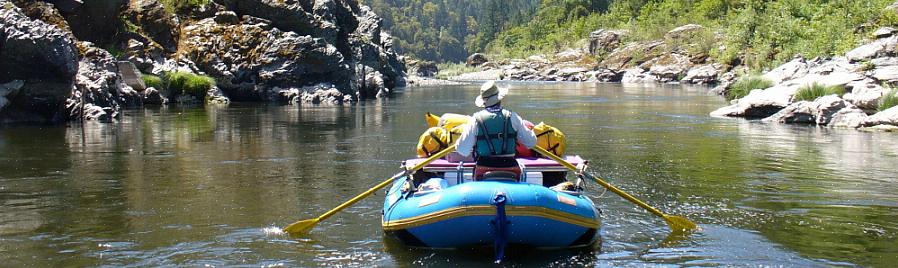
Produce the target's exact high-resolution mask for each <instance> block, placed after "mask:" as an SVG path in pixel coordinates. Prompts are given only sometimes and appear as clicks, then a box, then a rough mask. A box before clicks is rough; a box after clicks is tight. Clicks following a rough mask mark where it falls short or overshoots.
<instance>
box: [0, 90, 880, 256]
mask: <svg viewBox="0 0 898 268" xmlns="http://www.w3.org/2000/svg"><path fill="white" fill-rule="evenodd" d="M477 92H478V90H477V87H476V86H467V87H432V88H414V89H406V90H404V91H402V92H399V93H398V94H397V96H396V97H395V98H392V99H389V100H380V101H370V102H364V103H361V104H358V105H354V106H348V107H297V106H281V105H264V104H232V105H230V106H228V107H205V108H203V107H178V106H169V107H167V108H147V109H139V110H129V111H127V112H126V113H125V116H124V117H123V118H122V119H121V120H120V122H118V123H114V124H99V123H88V124H86V125H85V127H84V128H82V127H80V126H79V125H72V126H68V127H36V126H15V127H9V126H7V127H3V128H0V263H2V264H0V266H11V267H18V266H35V267H46V266H116V267H118V266H160V265H164V266H167V265H183V266H250V267H259V266H328V267H353V266H372V265H374V266H419V265H425V266H458V267H469V266H470V265H472V264H480V265H486V264H490V263H491V261H492V251H491V250H483V249H479V250H478V249H473V250H471V249H462V250H429V249H416V248H408V247H405V246H402V245H401V244H399V243H397V242H396V241H394V240H392V239H390V238H388V237H385V236H384V235H383V233H382V231H381V229H380V219H381V216H380V213H381V212H380V208H381V204H382V202H383V194H378V195H375V196H372V197H370V198H367V199H365V200H363V201H361V202H360V203H358V204H357V205H355V206H353V207H351V208H349V209H347V210H346V211H344V212H342V213H340V214H337V215H336V216H334V217H333V218H331V219H328V220H327V221H325V222H322V223H320V224H319V225H318V226H317V227H316V228H315V229H314V230H313V231H312V232H311V233H310V234H308V235H307V236H304V237H288V236H285V235H283V234H281V233H279V232H278V229H279V227H283V226H285V225H287V224H289V223H291V222H294V221H296V220H299V219H308V218H313V217H315V216H317V215H319V214H320V213H323V212H325V211H327V210H328V209H330V208H332V207H334V206H337V205H339V204H340V203H342V202H343V201H345V200H346V199H348V198H350V197H352V196H354V195H355V194H357V193H360V192H362V191H364V190H366V189H368V188H369V187H371V186H373V185H375V184H377V183H378V182H380V181H382V180H384V179H385V178H387V177H389V176H390V175H392V174H394V173H396V171H397V170H398V168H399V162H400V161H401V160H403V159H405V158H408V157H411V156H413V154H414V149H413V147H414V145H415V141H416V139H417V137H418V135H419V134H420V133H421V132H422V131H423V130H424V128H425V123H424V119H423V113H424V112H427V111H430V112H434V113H438V114H440V113H446V112H453V113H472V112H474V111H476V108H475V107H473V105H472V101H473V99H474V97H475V95H476V94H477ZM511 92H512V93H511V95H510V96H509V97H508V98H507V100H506V101H505V103H506V106H507V107H509V108H511V109H513V110H515V111H517V112H519V113H520V114H521V115H522V116H524V117H525V118H527V119H529V120H531V121H534V122H539V121H545V122H547V123H549V124H551V125H553V126H557V127H558V128H560V129H562V130H563V131H564V132H565V133H566V134H567V137H568V140H569V147H568V148H569V149H568V151H569V152H570V153H574V154H580V155H581V156H583V157H584V158H586V159H589V160H591V168H592V170H593V171H594V172H596V173H597V174H598V175H599V176H601V177H603V178H605V179H606V180H607V181H609V182H611V183H612V184H615V185H617V186H618V187H620V188H622V189H624V190H625V191H628V192H630V193H632V194H634V195H635V196H637V197H639V198H641V199H642V200H645V201H647V202H648V203H650V204H652V205H654V206H656V207H658V208H660V209H661V210H663V211H665V212H667V213H669V214H675V215H683V216H686V217H688V218H690V219H692V220H694V221H696V222H698V223H699V224H700V225H701V227H702V229H703V230H702V231H701V232H700V233H697V234H693V235H690V236H685V237H676V236H672V237H668V233H669V232H668V228H667V226H666V224H665V223H664V222H663V221H662V220H660V219H658V218H656V217H654V216H653V215H651V214H649V213H647V212H646V211H643V210H641V209H637V208H636V207H635V206H634V205H632V204H631V203H628V202H627V201H624V200H623V199H621V198H620V197H618V196H616V195H614V194H613V193H610V192H607V193H606V192H605V191H603V190H602V188H600V187H598V186H595V185H592V184H589V187H588V189H587V190H588V194H589V196H591V197H592V198H593V199H594V200H595V201H596V202H597V203H598V204H599V207H600V208H601V210H602V212H603V215H602V219H603V226H602V228H601V232H600V238H601V242H600V243H597V244H596V245H595V246H594V247H592V248H587V249H579V250H531V249H515V250H513V251H511V252H509V253H508V255H509V259H508V260H507V261H506V262H504V263H503V265H504V266H509V267H525V266H576V267H579V266H642V265H671V266H681V265H682V266H721V265H725V266H767V265H771V266H795V267H815V266H878V267H889V266H894V265H895V264H896V263H898V186H896V182H898V179H896V176H898V175H896V174H898V173H896V172H895V170H896V167H898V135H896V134H894V133H868V132H860V131H855V130H830V129H822V128H816V127H810V126H786V125H777V124H763V123H759V122H752V121H746V120H741V119H722V118H712V117H709V116H708V113H709V112H710V111H712V110H713V109H715V108H717V107H719V106H722V105H724V104H725V102H724V101H723V100H722V99H721V98H719V97H716V96H711V95H708V94H707V93H706V92H707V89H706V88H683V87H680V86H663V87H661V86H621V85H617V84H513V85H512V89H511Z"/></svg>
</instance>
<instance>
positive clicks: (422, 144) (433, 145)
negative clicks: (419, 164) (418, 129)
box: [415, 127, 452, 157]
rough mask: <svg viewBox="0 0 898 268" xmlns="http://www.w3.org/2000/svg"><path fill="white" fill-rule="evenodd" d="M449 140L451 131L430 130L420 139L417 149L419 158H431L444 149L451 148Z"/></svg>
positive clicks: (436, 128)
mask: <svg viewBox="0 0 898 268" xmlns="http://www.w3.org/2000/svg"><path fill="white" fill-rule="evenodd" d="M449 139H450V137H449V131H446V129H444V128H441V127H432V128H428V129H427V131H424V133H423V134H421V137H420V138H418V146H416V147H415V148H416V149H417V151H418V157H429V156H431V155H434V154H436V153H438V152H440V151H442V150H443V149H446V148H449V145H450V144H452V143H450V141H449Z"/></svg>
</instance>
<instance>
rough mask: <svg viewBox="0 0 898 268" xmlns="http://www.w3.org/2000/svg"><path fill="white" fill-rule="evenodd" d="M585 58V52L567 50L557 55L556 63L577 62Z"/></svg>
mask: <svg viewBox="0 0 898 268" xmlns="http://www.w3.org/2000/svg"><path fill="white" fill-rule="evenodd" d="M581 58H583V52H581V51H580V50H579V49H567V50H565V51H562V52H558V53H556V54H555V61H556V62H566V61H577V60H580V59H581Z"/></svg>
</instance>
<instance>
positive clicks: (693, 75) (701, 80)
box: [680, 64, 720, 84]
mask: <svg viewBox="0 0 898 268" xmlns="http://www.w3.org/2000/svg"><path fill="white" fill-rule="evenodd" d="M719 73H720V71H718V67H715V66H714V65H713V64H707V65H702V66H698V67H694V68H692V69H690V70H689V71H688V72H686V76H685V77H683V79H682V80H680V81H681V82H684V83H690V84H711V83H715V82H717V75H718V74H719Z"/></svg>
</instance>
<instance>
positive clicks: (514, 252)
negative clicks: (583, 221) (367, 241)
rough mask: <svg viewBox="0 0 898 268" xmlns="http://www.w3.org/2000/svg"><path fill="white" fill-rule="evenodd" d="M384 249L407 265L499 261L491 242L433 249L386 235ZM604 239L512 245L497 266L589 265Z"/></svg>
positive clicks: (593, 263)
mask: <svg viewBox="0 0 898 268" xmlns="http://www.w3.org/2000/svg"><path fill="white" fill-rule="evenodd" d="M383 243H384V250H385V251H386V252H387V253H390V254H391V255H392V256H393V257H394V258H395V260H396V261H397V263H399V264H404V265H401V266H403V267H420V266H425V267H475V266H483V265H484V264H487V263H491V262H493V261H495V255H494V250H493V248H492V247H491V246H482V247H471V248H460V249H431V248H418V247H408V246H405V245H404V244H402V242H401V241H399V240H398V239H396V238H394V237H392V236H389V235H384V236H383ZM601 244H602V241H601V239H597V241H596V242H595V243H593V244H592V245H590V246H585V247H579V248H569V249H535V248H532V247H523V246H514V245H511V246H510V247H508V248H507V249H506V251H505V253H506V258H505V259H504V260H503V261H502V263H501V264H499V265H495V266H496V267H587V266H594V265H596V264H597V262H596V261H597V258H596V252H597V251H598V249H599V248H601Z"/></svg>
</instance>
